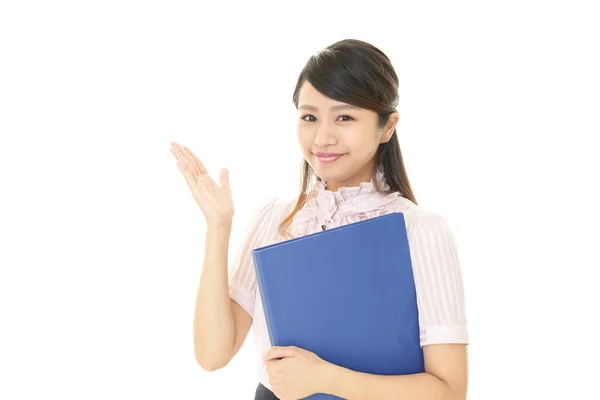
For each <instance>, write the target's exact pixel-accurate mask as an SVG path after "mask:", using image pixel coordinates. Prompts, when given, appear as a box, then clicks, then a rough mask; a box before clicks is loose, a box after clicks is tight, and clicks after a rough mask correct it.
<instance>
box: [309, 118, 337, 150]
mask: <svg viewBox="0 0 600 400" xmlns="http://www.w3.org/2000/svg"><path fill="white" fill-rule="evenodd" d="M314 142H315V146H317V147H319V148H323V147H327V146H333V145H335V144H336V143H337V137H336V135H335V128H334V127H333V126H332V125H331V124H330V123H328V122H322V123H321V124H319V127H318V128H317V134H316V136H315V140H314Z"/></svg>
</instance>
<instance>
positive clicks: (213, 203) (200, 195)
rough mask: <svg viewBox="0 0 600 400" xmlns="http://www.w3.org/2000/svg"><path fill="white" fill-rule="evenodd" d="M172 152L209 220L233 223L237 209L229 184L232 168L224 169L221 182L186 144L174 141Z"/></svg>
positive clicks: (222, 223)
mask: <svg viewBox="0 0 600 400" xmlns="http://www.w3.org/2000/svg"><path fill="white" fill-rule="evenodd" d="M171 153H173V155H174V156H175V158H176V159H177V167H179V170H180V171H181V173H182V174H183V177H184V178H185V181H186V182H187V184H188V186H189V188H190V190H191V191H192V195H193V196H194V200H195V201H196V203H197V204H198V206H199V207H200V210H202V214H204V217H205V218H206V222H207V223H208V224H209V225H215V226H225V225H227V224H231V221H232V219H233V214H234V213H235V209H234V206H233V198H232V197H231V188H230V187H229V170H228V169H227V168H223V169H221V171H220V173H219V183H220V186H219V185H217V184H216V183H215V181H214V180H213V179H212V178H211V177H210V176H209V175H208V172H207V171H206V168H205V167H204V164H202V162H201V161H200V160H199V159H198V157H196V155H195V154H194V153H192V151H191V150H190V149H188V148H187V147H186V146H181V145H180V144H179V143H177V142H171Z"/></svg>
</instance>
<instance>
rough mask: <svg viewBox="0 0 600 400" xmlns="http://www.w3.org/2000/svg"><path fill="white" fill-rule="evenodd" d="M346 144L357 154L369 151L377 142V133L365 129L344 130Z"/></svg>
mask: <svg viewBox="0 0 600 400" xmlns="http://www.w3.org/2000/svg"><path fill="white" fill-rule="evenodd" d="M343 141H344V146H345V147H346V148H347V149H348V150H350V151H351V152H353V153H355V154H363V153H365V154H366V153H369V152H370V151H371V149H372V147H373V146H374V143H376V142H377V139H376V138H375V135H373V134H371V133H370V132H365V131H364V130H359V129H357V130H352V131H347V132H344V135H343Z"/></svg>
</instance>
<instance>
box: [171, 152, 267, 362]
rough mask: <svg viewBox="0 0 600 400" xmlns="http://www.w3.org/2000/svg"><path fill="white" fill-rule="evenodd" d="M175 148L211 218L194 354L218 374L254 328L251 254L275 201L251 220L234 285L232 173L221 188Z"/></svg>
mask: <svg viewBox="0 0 600 400" xmlns="http://www.w3.org/2000/svg"><path fill="white" fill-rule="evenodd" d="M171 146H172V147H171V152H172V153H173V155H174V156H175V158H176V159H177V166H178V168H179V169H180V171H181V172H182V174H183V176H184V178H185V181H186V183H187V184H188V186H189V188H190V190H191V192H192V195H193V196H194V200H195V201H196V203H197V204H198V206H199V207H200V209H201V210H202V214H204V217H205V218H206V226H207V231H206V245H205V249H204V263H203V266H202V272H201V275H200V283H199V287H198V292H197V294H196V308H195V310H194V354H195V356H196V361H197V362H198V364H200V366H201V367H202V368H203V369H205V370H208V371H214V370H216V369H219V368H222V367H224V366H225V365H227V364H228V363H229V361H230V360H231V359H232V358H233V356H235V354H236V353H237V352H238V350H239V349H240V347H241V346H242V344H243V343H244V340H245V339H246V336H247V335H248V331H249V330H250V326H251V325H252V315H253V313H254V299H255V295H256V276H255V274H254V264H253V263H252V254H251V253H252V249H254V248H256V247H257V246H258V244H259V243H260V242H261V240H262V237H263V235H264V234H265V229H264V227H265V226H266V225H264V224H265V220H267V219H268V216H269V214H270V211H271V204H272V202H271V201H270V200H269V201H267V202H266V203H265V204H264V205H263V206H262V207H261V208H260V209H259V210H258V212H256V213H255V215H254V217H253V218H252V222H251V224H250V227H249V228H248V229H247V231H246V237H245V238H244V241H243V244H242V246H241V247H240V249H239V250H238V253H237V257H236V261H235V268H234V269H235V272H234V274H233V275H232V277H231V280H229V276H228V275H229V274H228V260H227V256H228V252H229V238H230V235H231V225H232V220H233V215H234V213H235V210H234V206H233V200H232V196H231V189H230V186H229V171H228V170H227V169H226V168H223V169H222V170H221V171H220V174H219V182H220V186H219V185H217V184H216V182H215V181H214V180H213V179H212V178H211V177H210V176H209V175H208V172H207V170H206V168H205V167H204V165H203V163H202V162H201V161H200V160H199V159H198V157H196V155H195V154H194V153H193V152H192V151H191V150H190V149H189V148H187V147H186V146H181V145H180V144H178V143H177V142H172V143H171Z"/></svg>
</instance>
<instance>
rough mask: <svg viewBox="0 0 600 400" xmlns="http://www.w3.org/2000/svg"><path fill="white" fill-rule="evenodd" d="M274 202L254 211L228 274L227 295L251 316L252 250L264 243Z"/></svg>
mask: <svg viewBox="0 0 600 400" xmlns="http://www.w3.org/2000/svg"><path fill="white" fill-rule="evenodd" d="M274 203H275V199H269V200H267V201H265V202H264V203H263V204H262V205H261V206H260V207H259V208H258V209H257V211H255V212H254V215H253V216H252V218H251V220H250V224H249V226H248V227H247V228H246V232H245V235H244V237H243V239H242V242H241V244H240V246H239V247H238V249H237V253H236V256H235V260H234V264H233V268H232V270H231V273H230V274H229V297H230V298H231V299H232V300H234V301H235V302H236V303H238V304H239V305H240V306H242V307H243V308H244V309H245V310H246V311H247V312H248V314H250V316H251V317H253V316H254V301H255V297H256V272H255V270H254V261H253V260H252V250H253V249H255V248H257V247H260V246H261V245H262V244H263V243H264V238H265V236H266V235H267V234H268V230H269V229H270V221H271V219H272V211H273V206H274Z"/></svg>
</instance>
